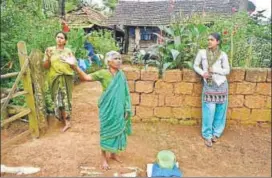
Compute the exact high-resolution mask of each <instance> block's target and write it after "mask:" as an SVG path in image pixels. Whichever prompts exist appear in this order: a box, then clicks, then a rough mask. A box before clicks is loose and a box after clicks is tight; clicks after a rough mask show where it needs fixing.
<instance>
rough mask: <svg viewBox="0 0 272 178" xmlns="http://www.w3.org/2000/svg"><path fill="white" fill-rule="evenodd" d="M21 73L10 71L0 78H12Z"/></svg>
mask: <svg viewBox="0 0 272 178" xmlns="http://www.w3.org/2000/svg"><path fill="white" fill-rule="evenodd" d="M18 74H19V72H13V73H8V74H4V75H1V76H0V79H6V78H11V77H15V76H17V75H18Z"/></svg>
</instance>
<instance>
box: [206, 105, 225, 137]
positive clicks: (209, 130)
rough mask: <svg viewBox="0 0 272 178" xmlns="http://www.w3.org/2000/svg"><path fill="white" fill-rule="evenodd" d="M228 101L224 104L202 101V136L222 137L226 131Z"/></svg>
mask: <svg viewBox="0 0 272 178" xmlns="http://www.w3.org/2000/svg"><path fill="white" fill-rule="evenodd" d="M227 110H228V101H225V103H223V104H217V103H212V102H204V101H202V136H203V138H205V139H211V138H212V137H213V136H216V137H220V136H221V135H222V133H223V131H224V129H225V125H226V118H227Z"/></svg>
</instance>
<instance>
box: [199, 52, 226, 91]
mask: <svg viewBox="0 0 272 178" xmlns="http://www.w3.org/2000/svg"><path fill="white" fill-rule="evenodd" d="M200 64H201V65H202V68H200V67H199V65H200ZM208 68H209V66H208V60H207V55H206V50H205V49H201V50H199V51H198V53H197V56H196V58H195V62H194V70H195V71H196V72H197V73H198V74H199V75H201V76H203V74H204V73H205V72H208ZM212 70H213V74H212V79H213V81H214V82H215V83H216V84H217V85H218V86H219V85H221V84H222V83H224V82H225V81H226V80H227V77H226V75H228V74H229V73H230V66H229V60H228V56H227V54H226V53H225V52H223V51H222V52H221V55H220V57H219V59H217V61H216V62H215V63H214V64H213V66H212ZM204 81H205V82H207V81H206V80H205V79H204Z"/></svg>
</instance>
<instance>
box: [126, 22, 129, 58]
mask: <svg viewBox="0 0 272 178" xmlns="http://www.w3.org/2000/svg"><path fill="white" fill-rule="evenodd" d="M128 46H129V27H128V26H125V54H127V53H128Z"/></svg>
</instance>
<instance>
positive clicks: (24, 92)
mask: <svg viewBox="0 0 272 178" xmlns="http://www.w3.org/2000/svg"><path fill="white" fill-rule="evenodd" d="M25 94H28V92H27V91H19V92H17V93H14V94H13V95H12V96H11V98H10V99H12V98H15V97H17V96H21V95H25ZM7 99H8V97H6V98H3V99H1V104H2V103H4V102H5V101H6V100H7Z"/></svg>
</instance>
